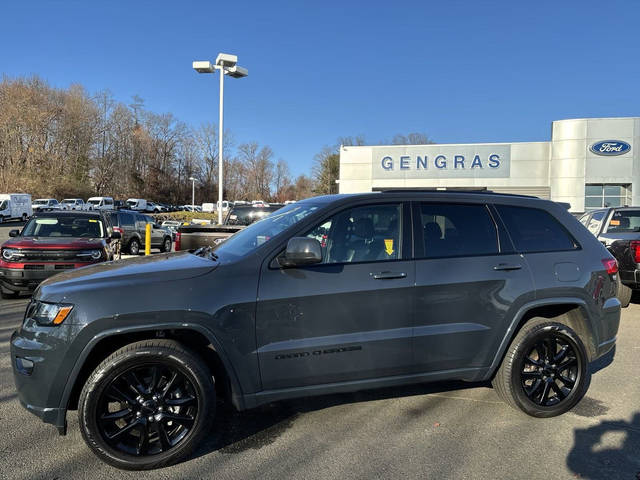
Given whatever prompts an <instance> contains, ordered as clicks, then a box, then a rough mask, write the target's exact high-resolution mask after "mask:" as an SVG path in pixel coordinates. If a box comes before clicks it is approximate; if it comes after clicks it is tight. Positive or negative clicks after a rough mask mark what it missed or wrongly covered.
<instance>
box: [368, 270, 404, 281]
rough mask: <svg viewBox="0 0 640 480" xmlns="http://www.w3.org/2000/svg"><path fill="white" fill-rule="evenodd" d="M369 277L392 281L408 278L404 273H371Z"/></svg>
mask: <svg viewBox="0 0 640 480" xmlns="http://www.w3.org/2000/svg"><path fill="white" fill-rule="evenodd" d="M369 275H371V276H372V277H373V278H374V279H376V280H390V279H393V278H405V277H406V276H407V274H406V273H404V272H377V273H373V272H371V273H370V274H369Z"/></svg>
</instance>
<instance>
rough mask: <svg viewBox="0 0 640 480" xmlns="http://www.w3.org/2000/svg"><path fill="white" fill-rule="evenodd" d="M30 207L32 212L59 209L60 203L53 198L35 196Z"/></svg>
mask: <svg viewBox="0 0 640 480" xmlns="http://www.w3.org/2000/svg"><path fill="white" fill-rule="evenodd" d="M31 208H32V210H33V211H34V212H50V211H52V210H59V209H60V204H59V203H58V200H56V199H55V198H37V199H36V200H34V201H33V203H32V204H31Z"/></svg>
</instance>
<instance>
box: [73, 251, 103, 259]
mask: <svg viewBox="0 0 640 480" xmlns="http://www.w3.org/2000/svg"><path fill="white" fill-rule="evenodd" d="M78 256H79V257H91V258H92V259H93V260H100V258H101V257H102V251H100V250H84V251H83V252H81V253H79V254H78Z"/></svg>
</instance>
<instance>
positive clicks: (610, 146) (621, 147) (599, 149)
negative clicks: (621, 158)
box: [589, 140, 631, 156]
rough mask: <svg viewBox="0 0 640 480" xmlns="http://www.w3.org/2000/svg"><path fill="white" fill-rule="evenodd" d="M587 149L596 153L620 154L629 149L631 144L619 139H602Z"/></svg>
mask: <svg viewBox="0 0 640 480" xmlns="http://www.w3.org/2000/svg"><path fill="white" fill-rule="evenodd" d="M589 150H591V151H592V152H593V153H595V154H596V155H609V156H610V155H622V154H623V153H627V152H628V151H629V150H631V145H629V144H628V143H627V142H623V141H621V140H604V141H602V142H597V143H594V144H593V145H591V147H590V148H589Z"/></svg>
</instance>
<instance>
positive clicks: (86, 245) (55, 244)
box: [2, 237, 104, 250]
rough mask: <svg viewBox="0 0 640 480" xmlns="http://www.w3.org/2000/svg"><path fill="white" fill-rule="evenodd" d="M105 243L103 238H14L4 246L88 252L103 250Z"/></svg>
mask: <svg viewBox="0 0 640 480" xmlns="http://www.w3.org/2000/svg"><path fill="white" fill-rule="evenodd" d="M103 242H104V239H103V238H70V237H14V238H10V239H9V240H7V241H6V242H5V243H4V244H3V245H2V246H3V247H6V248H27V249H33V250H45V249H52V250H86V249H91V248H102V246H103Z"/></svg>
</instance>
